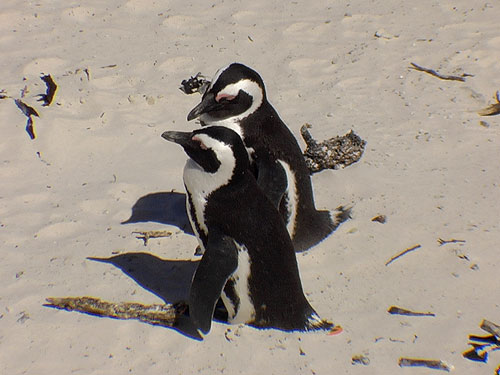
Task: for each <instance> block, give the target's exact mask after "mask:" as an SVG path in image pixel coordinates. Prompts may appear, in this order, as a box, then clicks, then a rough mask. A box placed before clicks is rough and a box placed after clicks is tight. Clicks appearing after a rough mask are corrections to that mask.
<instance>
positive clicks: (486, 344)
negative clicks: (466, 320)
mask: <svg viewBox="0 0 500 375" xmlns="http://www.w3.org/2000/svg"><path fill="white" fill-rule="evenodd" d="M480 327H481V329H483V330H485V331H486V332H488V333H491V335H487V336H475V335H469V345H471V346H472V348H471V349H469V350H467V351H465V352H463V353H462V355H463V356H464V357H465V358H467V359H470V360H471V361H477V362H485V363H486V362H488V355H489V353H490V352H492V351H495V350H500V326H499V325H497V324H495V323H493V322H490V321H489V320H486V319H484V320H483V321H482V322H481V325H480Z"/></svg>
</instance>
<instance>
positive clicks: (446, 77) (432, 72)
mask: <svg viewBox="0 0 500 375" xmlns="http://www.w3.org/2000/svg"><path fill="white" fill-rule="evenodd" d="M410 64H411V65H412V66H410V68H411V69H415V70H418V71H419V72H425V73H429V74H430V75H433V76H434V77H437V78H440V79H444V80H447V81H461V82H465V77H470V76H472V75H471V74H467V73H464V74H462V75H461V76H452V75H446V74H441V73H438V72H436V71H435V70H433V69H428V68H424V67H422V66H420V65H417V64H415V63H410Z"/></svg>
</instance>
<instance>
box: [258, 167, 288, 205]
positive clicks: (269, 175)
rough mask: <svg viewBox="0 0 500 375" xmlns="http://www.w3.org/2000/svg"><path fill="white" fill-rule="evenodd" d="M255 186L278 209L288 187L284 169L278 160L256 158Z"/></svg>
mask: <svg viewBox="0 0 500 375" xmlns="http://www.w3.org/2000/svg"><path fill="white" fill-rule="evenodd" d="M255 164H256V166H257V185H259V187H260V189H261V190H262V191H263V192H264V194H265V195H266V196H267V197H268V198H269V200H270V201H271V202H272V203H273V205H274V207H276V208H279V205H280V202H281V198H282V197H283V194H284V193H285V191H286V189H287V187H288V180H287V176H286V172H285V169H284V168H283V166H282V165H281V164H280V163H279V162H278V160H271V159H270V158H267V157H266V158H257V159H256V160H255Z"/></svg>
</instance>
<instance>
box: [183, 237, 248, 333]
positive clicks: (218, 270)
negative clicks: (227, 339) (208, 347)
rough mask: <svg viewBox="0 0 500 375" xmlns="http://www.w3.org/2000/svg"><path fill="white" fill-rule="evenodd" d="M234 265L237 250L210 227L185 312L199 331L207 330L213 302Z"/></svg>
mask: <svg viewBox="0 0 500 375" xmlns="http://www.w3.org/2000/svg"><path fill="white" fill-rule="evenodd" d="M237 267H238V249H237V247H236V245H235V243H234V240H233V239H232V238H231V237H228V236H225V235H220V236H219V235H216V234H215V233H213V231H212V230H211V231H210V234H209V238H208V243H207V246H206V250H205V253H204V254H203V257H202V258H201V261H200V264H199V265H198V268H197V270H196V272H195V274H194V278H193V282H192V284H191V291H190V295H189V314H190V315H191V318H192V320H193V323H194V324H195V326H196V327H198V329H199V330H200V331H201V332H202V333H203V334H207V333H208V332H209V331H210V326H211V325H212V316H213V314H214V309H215V304H216V303H217V300H218V299H219V297H220V295H221V293H222V290H223V289H224V286H225V285H226V282H227V280H228V279H229V277H230V276H231V275H232V274H233V273H234V271H235V270H236V268H237Z"/></svg>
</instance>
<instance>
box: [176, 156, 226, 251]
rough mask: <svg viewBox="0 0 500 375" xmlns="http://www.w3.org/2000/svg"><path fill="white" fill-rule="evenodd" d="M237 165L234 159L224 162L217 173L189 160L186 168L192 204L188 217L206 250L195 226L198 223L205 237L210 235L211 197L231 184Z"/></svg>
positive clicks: (186, 184) (186, 183)
mask: <svg viewBox="0 0 500 375" xmlns="http://www.w3.org/2000/svg"><path fill="white" fill-rule="evenodd" d="M235 164H236V162H235V160H234V159H228V160H223V163H221V167H220V168H219V170H217V172H215V173H209V172H206V171H205V170H204V169H203V168H202V167H200V166H199V165H198V164H197V163H196V162H195V161H194V160H193V159H188V160H187V162H186V165H185V166H184V175H183V178H184V186H185V187H186V190H187V191H188V192H189V195H190V197H191V204H192V207H191V206H190V202H189V201H188V202H187V211H188V216H189V220H190V222H191V227H192V228H193V230H194V231H195V234H196V237H198V242H200V246H201V248H202V249H204V246H203V244H202V243H201V242H202V241H201V240H200V236H199V234H198V233H197V230H196V228H197V226H196V225H194V223H195V222H196V223H197V224H198V227H199V228H200V229H201V230H202V231H203V232H204V233H205V235H208V227H207V224H206V219H205V208H206V206H207V202H208V199H209V196H210V194H211V193H212V192H213V191H215V190H217V189H219V188H220V187H222V186H224V185H227V184H228V183H229V181H230V180H231V177H232V175H233V170H234V167H235Z"/></svg>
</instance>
